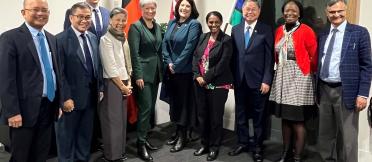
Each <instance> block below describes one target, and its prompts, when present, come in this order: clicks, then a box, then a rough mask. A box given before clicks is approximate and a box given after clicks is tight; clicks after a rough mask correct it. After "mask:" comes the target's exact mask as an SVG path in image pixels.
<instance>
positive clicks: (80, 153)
mask: <svg viewBox="0 0 372 162" xmlns="http://www.w3.org/2000/svg"><path fill="white" fill-rule="evenodd" d="M91 15H92V13H91V9H90V7H89V5H88V4H87V3H85V2H80V3H76V4H74V5H73V6H72V7H71V15H70V21H71V26H70V27H69V28H68V29H66V30H65V31H63V32H62V33H59V34H58V35H57V36H56V37H57V47H58V54H59V55H60V56H61V60H62V67H61V69H62V71H63V72H64V74H65V79H64V80H63V97H64V98H63V99H64V100H63V101H64V104H63V114H62V115H61V117H60V118H59V120H58V121H57V123H56V135H57V149H58V161H61V162H64V161H88V160H89V155H90V145H91V144H90V143H91V138H92V133H93V119H94V114H95V112H96V108H97V101H98V98H101V97H102V92H99V91H101V90H102V89H103V87H102V84H101V83H102V71H101V63H100V59H99V54H98V41H97V37H96V36H95V35H94V34H93V33H91V32H88V28H89V26H90V23H91V17H92V16H91ZM98 92H99V93H98ZM98 94H99V95H98ZM99 96H100V97H99Z"/></svg>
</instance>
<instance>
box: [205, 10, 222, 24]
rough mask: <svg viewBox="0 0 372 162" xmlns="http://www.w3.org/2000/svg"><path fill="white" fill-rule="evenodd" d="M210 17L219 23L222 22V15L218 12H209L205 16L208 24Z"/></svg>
mask: <svg viewBox="0 0 372 162" xmlns="http://www.w3.org/2000/svg"><path fill="white" fill-rule="evenodd" d="M211 16H217V17H218V18H219V19H220V20H221V22H223V19H222V14H221V13H220V12H218V11H211V12H209V13H208V14H207V16H206V17H205V20H206V22H208V19H209V17H211Z"/></svg>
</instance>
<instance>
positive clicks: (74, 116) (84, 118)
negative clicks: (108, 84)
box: [55, 102, 96, 162]
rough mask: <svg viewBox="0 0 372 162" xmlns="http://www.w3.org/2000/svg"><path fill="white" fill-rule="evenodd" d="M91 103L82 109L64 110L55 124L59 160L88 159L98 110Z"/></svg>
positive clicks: (61, 161)
mask: <svg viewBox="0 0 372 162" xmlns="http://www.w3.org/2000/svg"><path fill="white" fill-rule="evenodd" d="M90 103H91V104H90V105H89V104H88V106H87V108H85V109H82V110H74V111H72V112H64V113H63V115H62V117H61V118H60V119H58V121H57V122H56V124H55V129H56V140H57V151H58V161H59V162H72V161H86V162H87V161H88V160H89V157H90V146H91V140H92V134H93V120H94V113H95V112H96V109H95V108H94V107H95V106H93V105H92V102H90Z"/></svg>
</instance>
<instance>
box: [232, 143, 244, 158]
mask: <svg viewBox="0 0 372 162" xmlns="http://www.w3.org/2000/svg"><path fill="white" fill-rule="evenodd" d="M244 150H245V147H244V146H241V145H239V146H236V147H235V148H234V149H233V150H231V151H230V152H229V153H228V154H229V155H230V156H236V155H239V154H240V153H242V152H243V151H244Z"/></svg>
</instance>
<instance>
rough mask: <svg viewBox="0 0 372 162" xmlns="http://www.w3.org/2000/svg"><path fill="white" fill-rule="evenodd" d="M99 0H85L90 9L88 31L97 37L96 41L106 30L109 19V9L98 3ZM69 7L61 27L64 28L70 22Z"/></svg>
mask: <svg viewBox="0 0 372 162" xmlns="http://www.w3.org/2000/svg"><path fill="white" fill-rule="evenodd" d="M99 1H100V0H86V3H88V4H89V6H90V7H91V10H92V25H91V27H90V28H89V31H90V32H92V33H93V34H95V35H96V36H97V38H98V42H99V40H100V38H101V36H103V35H105V33H106V32H107V27H108V25H109V20H110V11H109V10H108V9H106V8H104V7H101V6H99V5H98V3H99ZM70 12H71V11H70V9H68V10H67V11H66V15H65V22H64V23H63V29H64V30H66V29H68V28H69V27H70V26H71V22H70V18H69V17H70Z"/></svg>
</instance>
